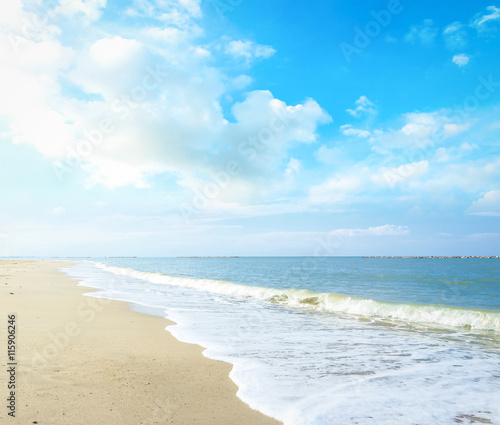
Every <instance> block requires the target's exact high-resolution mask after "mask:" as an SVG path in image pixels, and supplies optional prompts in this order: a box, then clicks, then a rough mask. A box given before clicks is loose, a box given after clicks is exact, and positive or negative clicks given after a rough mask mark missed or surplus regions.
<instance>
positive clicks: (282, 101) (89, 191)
mask: <svg viewBox="0 0 500 425" xmlns="http://www.w3.org/2000/svg"><path fill="white" fill-rule="evenodd" d="M4 3H6V4H2V6H0V9H1V10H0V93H1V94H2V95H1V97H0V200H1V208H0V255H3V256H7V255H37V256H99V255H108V256H110V255H138V256H176V255H498V247H499V246H500V226H499V220H500V149H499V146H500V55H499V54H498V52H499V47H500V3H497V2H495V1H484V2H483V1H475V2H470V1H442V2H435V1H418V2H417V1H409V0H401V1H397V0H391V1H369V2H368V1H358V2H348V1H328V2H326V1H320V0H313V1H310V2H299V1H285V0H275V1H261V0H252V1H250V0H210V1H199V0H133V1H132V0H131V1H113V0H107V1H106V0H87V1H84V0H51V1H45V2H43V3H42V2H39V1H36V0H25V1H20V0H12V1H10V2H4Z"/></svg>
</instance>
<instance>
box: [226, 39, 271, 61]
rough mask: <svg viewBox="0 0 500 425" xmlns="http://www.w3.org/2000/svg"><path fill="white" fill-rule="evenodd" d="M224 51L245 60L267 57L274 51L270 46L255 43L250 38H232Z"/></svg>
mask: <svg viewBox="0 0 500 425" xmlns="http://www.w3.org/2000/svg"><path fill="white" fill-rule="evenodd" d="M225 52H226V53H227V54H229V55H231V56H233V57H235V58H244V59H245V60H246V61H251V60H252V59H255V58H257V59H260V58H262V59H267V58H269V57H271V56H273V55H274V54H275V53H276V50H274V49H273V48H272V47H271V46H264V45H260V44H256V43H254V42H253V41H250V40H245V41H242V40H233V41H230V42H229V43H228V44H227V45H226V47H225Z"/></svg>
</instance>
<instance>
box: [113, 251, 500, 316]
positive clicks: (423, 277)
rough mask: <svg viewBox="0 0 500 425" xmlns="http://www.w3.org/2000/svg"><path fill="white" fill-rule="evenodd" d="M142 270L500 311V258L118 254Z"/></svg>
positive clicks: (122, 260) (119, 262) (120, 260)
mask: <svg viewBox="0 0 500 425" xmlns="http://www.w3.org/2000/svg"><path fill="white" fill-rule="evenodd" d="M106 264H109V265H115V266H118V267H130V268H133V269H138V270H142V271H148V272H155V273H165V274H168V275H170V276H176V277H190V278H198V279H210V280H219V281H227V282H233V283H239V284H243V285H249V286H264V287H269V288H275V289H278V288H279V289H307V290H310V291H314V292H328V293H337V294H343V295H351V296H355V297H360V298H371V299H374V300H378V301H389V302H394V303H418V304H432V305H447V306H457V307H466V308H476V309H491V310H499V309H500V259H404V258H402V259H392V258H361V257H242V258H116V259H108V260H107V261H106Z"/></svg>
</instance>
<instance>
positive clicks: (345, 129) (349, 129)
mask: <svg viewBox="0 0 500 425" xmlns="http://www.w3.org/2000/svg"><path fill="white" fill-rule="evenodd" d="M340 131H341V132H342V134H343V135H344V136H355V137H361V138H364V139H366V138H367V137H370V136H371V135H372V133H371V132H370V131H368V130H361V129H360V128H354V127H353V126H352V125H351V124H345V125H342V126H340Z"/></svg>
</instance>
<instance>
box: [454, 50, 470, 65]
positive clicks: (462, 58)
mask: <svg viewBox="0 0 500 425" xmlns="http://www.w3.org/2000/svg"><path fill="white" fill-rule="evenodd" d="M452 60H453V63H455V64H457V65H458V66H459V67H462V66H465V65H467V64H468V63H469V56H467V55H465V54H463V53H461V54H459V55H455V56H453V59H452Z"/></svg>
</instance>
